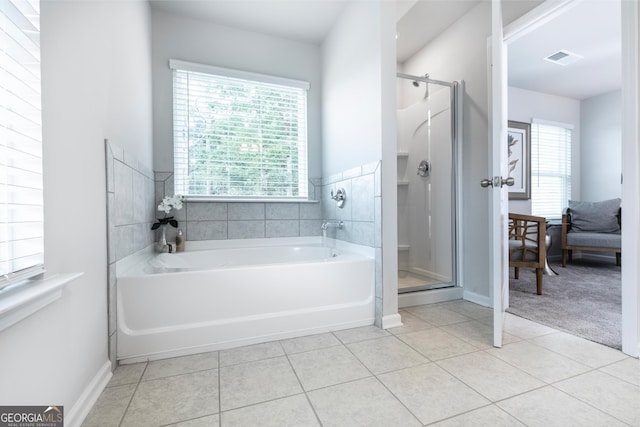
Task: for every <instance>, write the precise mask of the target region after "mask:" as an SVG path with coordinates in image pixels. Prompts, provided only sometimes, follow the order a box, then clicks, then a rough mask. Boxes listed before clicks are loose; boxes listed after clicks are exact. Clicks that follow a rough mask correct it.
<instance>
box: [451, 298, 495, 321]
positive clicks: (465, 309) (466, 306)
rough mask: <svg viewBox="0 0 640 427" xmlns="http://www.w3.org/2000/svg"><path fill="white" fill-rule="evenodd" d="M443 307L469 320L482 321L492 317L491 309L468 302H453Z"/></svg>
mask: <svg viewBox="0 0 640 427" xmlns="http://www.w3.org/2000/svg"><path fill="white" fill-rule="evenodd" d="M443 306H444V307H446V308H447V309H449V310H451V311H455V312H456V313H460V314H462V315H464V316H467V317H470V318H471V319H484V318H487V317H488V318H491V317H492V316H493V309H491V308H488V307H483V306H481V305H479V304H474V303H472V302H469V301H455V302H450V303H445V304H443Z"/></svg>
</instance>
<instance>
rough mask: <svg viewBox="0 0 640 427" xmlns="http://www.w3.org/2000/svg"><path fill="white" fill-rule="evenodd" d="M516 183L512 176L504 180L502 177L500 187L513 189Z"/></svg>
mask: <svg viewBox="0 0 640 427" xmlns="http://www.w3.org/2000/svg"><path fill="white" fill-rule="evenodd" d="M515 183H516V180H515V178H514V177H512V176H510V177H508V178H502V177H500V187H502V186H504V185H506V186H508V187H513V184H515Z"/></svg>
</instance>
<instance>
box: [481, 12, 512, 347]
mask: <svg viewBox="0 0 640 427" xmlns="http://www.w3.org/2000/svg"><path fill="white" fill-rule="evenodd" d="M491 28H492V31H491V85H490V86H491V92H490V94H491V97H490V99H491V124H490V129H491V141H490V144H489V150H490V153H489V177H488V178H487V179H486V180H485V181H484V182H483V183H482V186H485V184H489V185H487V187H486V188H487V189H488V190H489V194H490V195H489V235H490V237H489V255H490V263H491V265H490V270H489V277H490V280H491V290H492V298H493V345H494V346H495V347H502V330H503V323H504V310H505V309H506V308H507V307H508V305H509V277H508V265H509V264H508V259H507V254H508V250H507V221H508V215H509V213H508V200H507V197H508V193H507V187H506V186H505V184H506V183H505V181H503V178H502V177H506V176H508V170H507V136H506V129H507V112H506V109H507V85H506V75H507V72H506V66H507V62H506V58H505V52H506V49H505V45H504V40H503V35H502V8H501V0H492V2H491Z"/></svg>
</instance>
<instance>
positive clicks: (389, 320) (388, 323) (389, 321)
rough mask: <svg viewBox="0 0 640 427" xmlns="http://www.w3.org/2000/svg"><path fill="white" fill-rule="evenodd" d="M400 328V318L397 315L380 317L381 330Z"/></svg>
mask: <svg viewBox="0 0 640 427" xmlns="http://www.w3.org/2000/svg"><path fill="white" fill-rule="evenodd" d="M398 326H402V318H401V317H400V315H399V314H398V313H396V314H391V315H389V316H382V329H389V328H397V327H398Z"/></svg>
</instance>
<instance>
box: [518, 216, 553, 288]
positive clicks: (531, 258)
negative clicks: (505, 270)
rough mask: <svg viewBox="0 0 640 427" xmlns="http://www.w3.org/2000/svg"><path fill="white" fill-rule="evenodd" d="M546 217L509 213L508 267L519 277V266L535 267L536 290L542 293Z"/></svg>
mask: <svg viewBox="0 0 640 427" xmlns="http://www.w3.org/2000/svg"><path fill="white" fill-rule="evenodd" d="M546 235H547V224H546V218H544V217H540V216H532V215H522V214H515V213H510V214H509V267H514V268H515V272H514V277H515V278H516V279H518V278H519V275H520V267H525V268H535V269H536V292H537V294H538V295H542V271H543V270H544V266H545V262H546V259H547V249H546V246H545V237H546Z"/></svg>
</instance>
